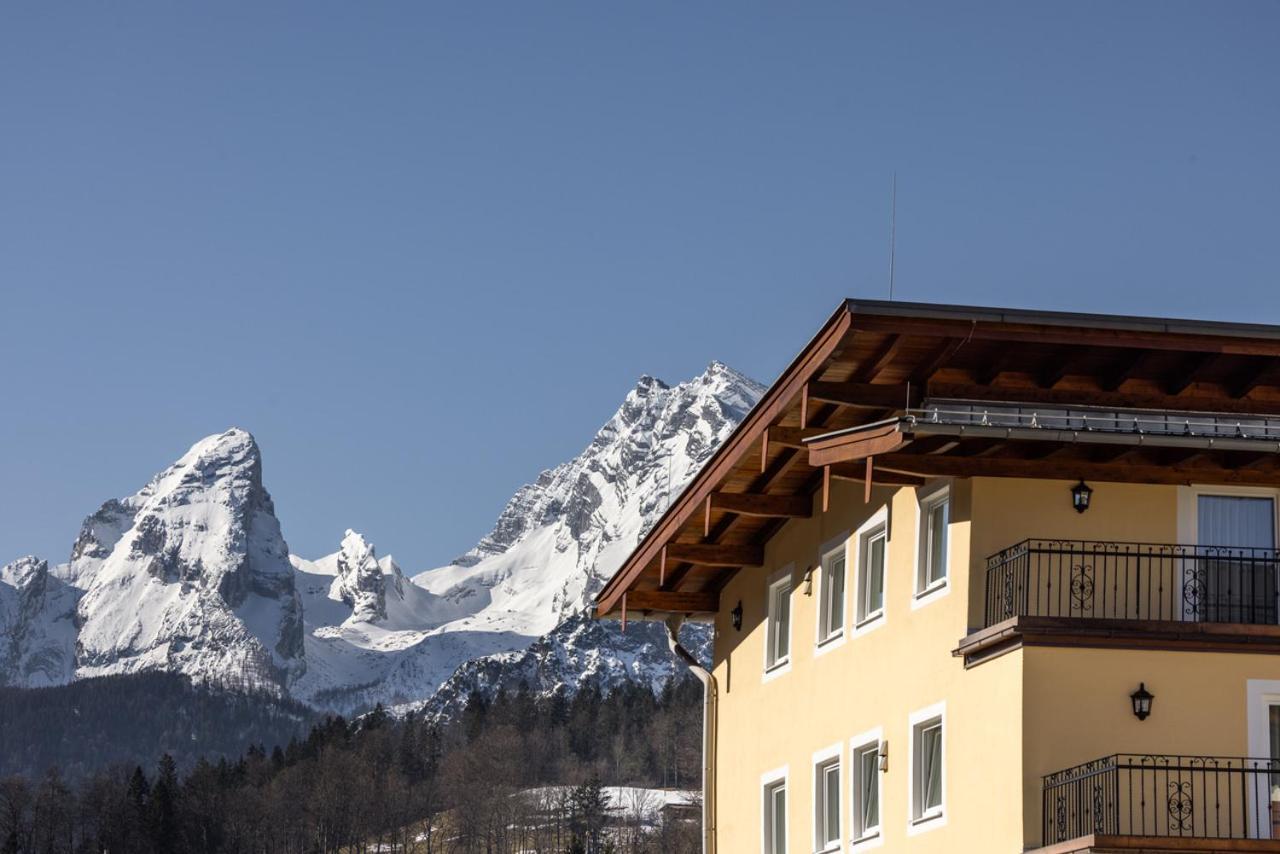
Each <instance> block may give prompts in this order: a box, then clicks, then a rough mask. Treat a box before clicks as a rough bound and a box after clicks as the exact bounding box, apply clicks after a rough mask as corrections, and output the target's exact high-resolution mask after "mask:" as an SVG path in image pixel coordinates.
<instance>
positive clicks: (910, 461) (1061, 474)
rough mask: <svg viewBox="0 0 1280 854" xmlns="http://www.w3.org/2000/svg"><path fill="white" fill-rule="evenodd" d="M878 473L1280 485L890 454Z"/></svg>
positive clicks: (1232, 473) (1101, 466) (1235, 473)
mask: <svg viewBox="0 0 1280 854" xmlns="http://www.w3.org/2000/svg"><path fill="white" fill-rule="evenodd" d="M878 466H879V467H880V468H881V470H883V471H896V472H903V473H907V474H914V475H920V476H933V477H1025V478H1038V479H1043V480H1076V479H1077V478H1081V477H1083V478H1085V479H1086V480H1099V481H1115V482H1126V483H1168V484H1190V483H1210V484H1242V485H1250V486H1280V473H1277V472H1272V471H1257V470H1254V469H1234V470H1233V469H1226V468H1216V467H1209V466H1202V465H1201V466H1191V465H1186V466H1180V465H1152V464H1149V463H1144V464H1124V465H1120V464H1109V463H1095V462H1092V461H1088V460H1061V461H1058V460H1010V459H993V458H989V457H986V458H981V459H974V458H972V457H944V456H929V455H920V454H893V455H891V456H887V457H884V458H883V459H881V460H880V461H879V462H878Z"/></svg>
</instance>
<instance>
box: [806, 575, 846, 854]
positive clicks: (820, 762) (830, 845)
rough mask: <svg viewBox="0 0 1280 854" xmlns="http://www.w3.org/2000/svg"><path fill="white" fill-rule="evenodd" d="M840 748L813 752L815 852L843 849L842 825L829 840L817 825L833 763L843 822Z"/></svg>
mask: <svg viewBox="0 0 1280 854" xmlns="http://www.w3.org/2000/svg"><path fill="white" fill-rule="evenodd" d="M846 569H847V567H846ZM842 748H843V745H842V744H840V743H838V742H837V743H836V744H833V745H831V746H830V747H825V748H823V749H822V750H819V751H817V752H815V753H814V754H813V766H812V767H813V850H814V852H815V854H830V853H831V852H834V851H843V850H844V837H843V836H842V831H843V826H841V827H837V828H836V834H835V838H834V839H830V840H826V839H823V838H822V836H821V834H820V833H819V832H818V830H819V827H820V826H821V825H823V824H824V823H825V821H826V805H827V792H826V783H825V778H824V777H823V776H822V775H823V773H824V772H825V771H826V769H827V768H829V767H830V766H831V765H832V764H833V763H834V764H835V767H836V777H837V780H838V782H837V785H838V786H839V787H840V792H839V793H838V794H840V795H841V797H838V798H836V810H837V815H836V823H837V824H838V825H843V824H844V797H843V794H844V791H845V785H844V763H843V762H841V761H840V760H841V759H842V756H841V753H842V752H843V750H842Z"/></svg>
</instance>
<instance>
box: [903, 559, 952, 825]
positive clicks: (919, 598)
mask: <svg viewBox="0 0 1280 854" xmlns="http://www.w3.org/2000/svg"><path fill="white" fill-rule="evenodd" d="M947 581H948V579H947V578H943V579H942V580H941V581H935V582H933V584H930V585H929V586H928V587H926V588H925V589H923V590H921V591H919V592H917V593H916V595H915V596H913V597H912V599H911V610H913V611H914V610H915V609H916V608H923V607H924V606H925V605H928V604H929V603H930V602H932V601H934V600H935V599H941V598H942V597H943V596H946V595H947V594H948V593H950V592H951V585H950V584H948V583H947ZM920 820H921V821H924V820H925V819H920Z"/></svg>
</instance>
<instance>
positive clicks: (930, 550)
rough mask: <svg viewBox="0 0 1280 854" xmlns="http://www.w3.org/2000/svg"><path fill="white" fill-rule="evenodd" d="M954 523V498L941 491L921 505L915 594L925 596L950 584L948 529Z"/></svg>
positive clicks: (923, 500) (924, 500)
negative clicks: (918, 566)
mask: <svg viewBox="0 0 1280 854" xmlns="http://www.w3.org/2000/svg"><path fill="white" fill-rule="evenodd" d="M950 522H951V498H950V494H949V492H948V490H945V489H944V490H941V491H939V492H936V493H934V494H933V495H930V496H928V497H927V498H924V499H922V500H921V501H920V568H919V577H918V578H917V579H916V594H917V595H923V594H925V593H929V592H931V591H933V590H937V589H938V588H940V587H942V586H944V585H945V584H946V583H947V526H948V525H949V524H950Z"/></svg>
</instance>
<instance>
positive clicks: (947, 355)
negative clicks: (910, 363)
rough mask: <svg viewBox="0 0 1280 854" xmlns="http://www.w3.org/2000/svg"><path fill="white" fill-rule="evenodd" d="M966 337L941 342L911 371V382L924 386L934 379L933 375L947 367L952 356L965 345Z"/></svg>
mask: <svg viewBox="0 0 1280 854" xmlns="http://www.w3.org/2000/svg"><path fill="white" fill-rule="evenodd" d="M966 340H967V339H965V338H950V339H948V340H946V341H943V342H942V343H941V344H939V345H938V346H937V347H936V348H934V351H933V352H932V353H930V354H929V356H927V357H926V358H925V359H924V361H922V362H921V363H920V364H919V365H917V366H916V369H915V370H914V371H912V372H911V384H912V385H919V386H923V385H925V384H926V383H928V382H929V380H931V379H933V375H934V374H936V373H937V372H938V371H940V370H942V369H943V368H944V367H946V365H947V362H950V361H951V357H952V356H954V355H955V354H956V351H957V350H959V349H960V348H961V347H963V346H964V342H965V341H966Z"/></svg>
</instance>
